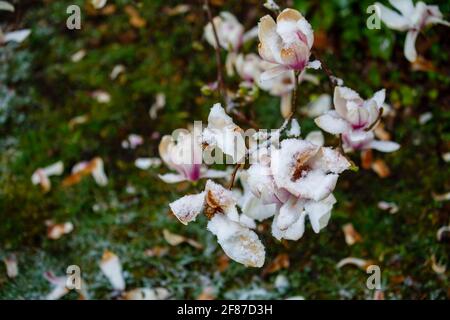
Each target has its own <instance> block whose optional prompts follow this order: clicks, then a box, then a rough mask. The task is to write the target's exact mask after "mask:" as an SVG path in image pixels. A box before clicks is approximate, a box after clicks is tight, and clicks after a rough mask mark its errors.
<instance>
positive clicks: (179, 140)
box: [159, 129, 228, 183]
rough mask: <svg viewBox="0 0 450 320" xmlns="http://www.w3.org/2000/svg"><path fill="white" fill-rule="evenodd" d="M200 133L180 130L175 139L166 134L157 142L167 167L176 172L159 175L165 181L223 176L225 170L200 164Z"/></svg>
mask: <svg viewBox="0 0 450 320" xmlns="http://www.w3.org/2000/svg"><path fill="white" fill-rule="evenodd" d="M202 153H203V151H202V145H201V135H200V133H199V132H197V130H195V129H194V131H193V132H189V131H187V130H181V131H180V132H179V133H178V136H177V137H176V139H174V138H173V137H172V136H169V135H166V136H164V137H162V139H161V142H160V143H159V155H160V157H161V159H162V160H163V162H164V163H165V164H166V166H167V167H169V169H172V170H175V171H177V173H176V174H175V173H167V174H163V175H159V177H160V178H161V180H163V181H164V182H166V183H177V182H181V181H197V180H199V179H202V178H223V177H225V176H227V175H228V173H227V172H226V171H218V170H211V169H207V168H206V167H205V166H203V165H202Z"/></svg>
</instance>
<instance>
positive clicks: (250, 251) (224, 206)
mask: <svg viewBox="0 0 450 320" xmlns="http://www.w3.org/2000/svg"><path fill="white" fill-rule="evenodd" d="M236 204H237V203H236V199H235V197H234V196H233V192H232V191H230V190H227V189H225V188H224V187H222V186H221V185H219V184H216V183H214V182H213V181H211V180H208V181H207V182H206V186H205V191H203V192H201V193H199V194H195V195H188V196H184V197H182V198H181V199H178V200H176V201H174V202H172V203H170V205H169V206H170V209H171V210H172V212H173V213H174V215H175V216H176V217H177V218H178V219H179V220H180V221H181V222H182V223H184V224H187V223H189V222H191V221H194V220H195V219H196V217H197V216H198V215H199V214H200V213H201V212H202V211H204V212H205V215H206V216H207V217H208V218H209V219H210V220H209V222H208V226H207V228H208V230H209V231H211V232H212V233H213V234H214V235H216V236H217V240H218V242H219V244H220V245H221V247H222V249H223V250H224V251H225V253H226V254H227V255H228V256H229V257H230V258H231V259H233V260H235V261H236V262H239V263H242V264H244V265H246V266H250V267H261V266H262V265H263V264H264V259H265V249H264V246H263V245H262V243H261V241H260V240H259V239H258V236H257V235H256V233H254V232H253V231H252V230H250V228H248V227H247V226H245V225H243V224H242V223H241V222H240V220H241V219H240V216H239V213H238V211H237V208H236Z"/></svg>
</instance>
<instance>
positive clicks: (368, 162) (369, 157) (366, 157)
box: [361, 149, 373, 170]
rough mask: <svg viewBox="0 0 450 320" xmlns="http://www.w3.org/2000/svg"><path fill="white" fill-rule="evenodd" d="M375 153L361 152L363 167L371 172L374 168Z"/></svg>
mask: <svg viewBox="0 0 450 320" xmlns="http://www.w3.org/2000/svg"><path fill="white" fill-rule="evenodd" d="M372 161H373V152H372V149H367V150H363V151H361V167H362V168H363V169H365V170H369V169H370V168H371V167H372Z"/></svg>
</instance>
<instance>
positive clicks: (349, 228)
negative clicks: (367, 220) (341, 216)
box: [342, 223, 362, 246]
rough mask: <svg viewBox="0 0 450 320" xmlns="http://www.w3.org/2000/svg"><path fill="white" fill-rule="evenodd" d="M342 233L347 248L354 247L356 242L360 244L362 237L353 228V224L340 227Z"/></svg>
mask: <svg viewBox="0 0 450 320" xmlns="http://www.w3.org/2000/svg"><path fill="white" fill-rule="evenodd" d="M342 231H343V232H344V235H345V242H346V243H347V244H348V245H349V246H352V245H354V244H355V243H357V242H362V237H361V235H360V234H359V233H358V232H357V231H356V230H355V228H354V227H353V224H351V223H347V224H345V225H343V226H342Z"/></svg>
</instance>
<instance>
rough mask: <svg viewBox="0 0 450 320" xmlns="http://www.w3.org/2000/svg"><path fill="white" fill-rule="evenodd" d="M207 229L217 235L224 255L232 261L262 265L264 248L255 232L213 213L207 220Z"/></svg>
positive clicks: (251, 265)
mask: <svg viewBox="0 0 450 320" xmlns="http://www.w3.org/2000/svg"><path fill="white" fill-rule="evenodd" d="M208 230H209V231H211V232H212V233H213V234H214V235H216V236H217V240H218V242H219V244H220V246H221V247H222V249H223V250H224V251H225V253H226V255H227V256H228V257H230V258H231V259H233V260H234V261H236V262H239V263H242V264H244V265H246V266H249V267H258V268H259V267H262V266H263V264H264V259H265V249H264V246H263V244H262V243H261V241H260V240H259V239H258V236H257V235H256V233H255V232H253V231H251V230H250V229H248V228H245V227H243V226H241V225H240V224H239V223H237V222H234V221H231V220H229V219H228V218H227V217H226V216H224V215H222V214H216V215H214V217H213V218H212V219H211V220H210V221H209V222H208Z"/></svg>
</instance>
